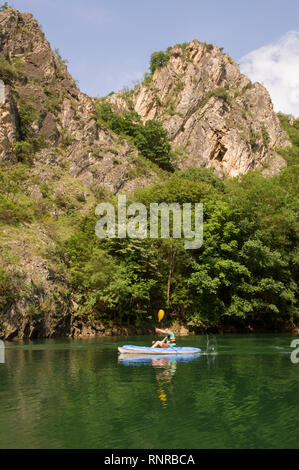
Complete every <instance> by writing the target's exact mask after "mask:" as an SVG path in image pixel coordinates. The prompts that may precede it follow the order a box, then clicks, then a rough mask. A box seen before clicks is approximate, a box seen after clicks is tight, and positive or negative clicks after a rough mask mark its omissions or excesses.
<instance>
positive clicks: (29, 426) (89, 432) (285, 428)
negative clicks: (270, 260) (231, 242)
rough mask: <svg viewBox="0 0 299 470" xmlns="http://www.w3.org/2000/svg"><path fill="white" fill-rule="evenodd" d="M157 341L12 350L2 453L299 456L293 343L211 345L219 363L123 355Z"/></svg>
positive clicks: (0, 400)
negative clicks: (286, 451) (277, 451)
mask: <svg viewBox="0 0 299 470" xmlns="http://www.w3.org/2000/svg"><path fill="white" fill-rule="evenodd" d="M151 339H152V338H150V337H134V338H132V337H131V338H120V337H115V338H103V339H102V338H101V339H79V340H71V339H55V340H36V341H31V342H24V343H11V342H10V343H6V348H5V363H4V364H0V405H1V412H0V448H99V449H120V448H122V449H153V448H154V449H159V448H162V449H163V448H164V449H167V448H168V449H184V448H188V449H201V448H247V449H251V448H270V449H272V448H296V449H298V448H299V400H298V398H299V364H293V363H292V362H291V359H290V355H291V352H292V351H293V349H292V348H291V347H290V343H291V341H292V339H294V337H292V336H291V335H253V336H252V335H250V336H249V335H242V336H241V335H229V336H215V337H209V340H210V343H209V346H211V344H212V343H213V345H214V346H215V348H216V350H217V355H202V356H199V357H194V358H192V360H190V361H183V360H179V359H175V358H169V357H164V358H161V359H160V358H156V359H153V360H152V359H148V360H147V359H144V358H143V359H141V360H138V359H136V358H134V359H128V360H126V359H122V358H121V357H119V355H118V353H117V346H121V345H123V344H138V345H149V344H151ZM178 343H179V345H180V346H195V347H201V348H202V349H203V350H204V351H205V350H206V347H207V337H206V336H190V337H185V338H180V339H179V342H178Z"/></svg>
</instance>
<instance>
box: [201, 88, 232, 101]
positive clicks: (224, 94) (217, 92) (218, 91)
mask: <svg viewBox="0 0 299 470" xmlns="http://www.w3.org/2000/svg"><path fill="white" fill-rule="evenodd" d="M213 96H214V97H215V98H218V99H219V98H220V99H222V100H223V101H224V102H225V103H227V104H232V99H231V97H230V95H229V93H228V91H227V90H226V89H225V88H224V87H219V88H215V89H214V90H212V91H210V92H209V93H207V95H206V96H205V97H204V99H203V100H202V102H201V106H204V105H206V104H207V102H208V101H209V99H210V98H212V97H213Z"/></svg>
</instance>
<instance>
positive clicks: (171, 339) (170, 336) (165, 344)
mask: <svg viewBox="0 0 299 470" xmlns="http://www.w3.org/2000/svg"><path fill="white" fill-rule="evenodd" d="M155 331H156V333H162V334H163V335H166V336H165V338H164V339H162V341H153V343H152V348H174V347H176V340H175V334H174V333H173V332H172V331H170V329H169V328H165V330H160V328H156V330H155Z"/></svg>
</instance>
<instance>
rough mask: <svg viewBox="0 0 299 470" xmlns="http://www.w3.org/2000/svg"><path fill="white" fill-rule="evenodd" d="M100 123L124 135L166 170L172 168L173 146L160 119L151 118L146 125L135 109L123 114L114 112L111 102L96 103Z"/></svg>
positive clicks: (142, 153)
mask: <svg viewBox="0 0 299 470" xmlns="http://www.w3.org/2000/svg"><path fill="white" fill-rule="evenodd" d="M96 113H97V120H98V123H99V124H101V123H104V124H105V125H106V126H107V127H108V128H109V129H111V130H112V131H113V132H115V133H116V134H119V135H121V136H123V137H126V138H130V142H131V143H132V144H133V145H134V146H135V147H136V148H137V149H138V150H139V152H140V154H141V155H143V156H144V157H146V158H148V159H149V160H151V161H152V162H154V163H156V164H157V165H159V166H160V167H161V168H163V169H164V170H172V166H171V163H170V150H171V146H170V144H169V140H168V137H167V131H166V130H165V129H164V128H163V126H162V124H161V123H160V122H158V121H154V120H149V121H147V122H146V123H145V124H144V125H143V124H142V122H141V120H140V116H138V114H137V113H136V112H134V111H129V112H126V113H124V114H123V115H122V116H121V115H119V114H117V113H114V112H113V110H112V107H111V105H110V103H108V102H105V101H104V102H99V103H97V104H96Z"/></svg>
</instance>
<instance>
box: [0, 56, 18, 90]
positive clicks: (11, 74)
mask: <svg viewBox="0 0 299 470" xmlns="http://www.w3.org/2000/svg"><path fill="white" fill-rule="evenodd" d="M21 75H22V63H21V61H20V60H19V59H18V58H15V59H12V61H11V62H9V61H8V60H7V59H6V58H5V56H4V55H3V54H0V78H1V79H2V80H3V81H4V83H8V84H11V83H12V82H13V81H14V80H17V79H18V78H20V77H21Z"/></svg>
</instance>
